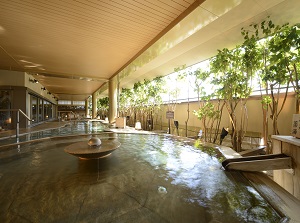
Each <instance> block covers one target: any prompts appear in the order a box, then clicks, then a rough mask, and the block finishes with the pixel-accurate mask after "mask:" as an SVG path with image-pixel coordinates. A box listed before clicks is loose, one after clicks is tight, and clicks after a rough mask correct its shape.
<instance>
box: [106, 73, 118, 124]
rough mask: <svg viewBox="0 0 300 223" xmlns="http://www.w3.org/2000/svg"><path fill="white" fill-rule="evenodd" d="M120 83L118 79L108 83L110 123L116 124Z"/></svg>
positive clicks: (114, 78)
mask: <svg viewBox="0 0 300 223" xmlns="http://www.w3.org/2000/svg"><path fill="white" fill-rule="evenodd" d="M117 86H118V81H117V78H116V77H113V78H112V79H110V80H109V82H108V97H109V112H108V120H109V123H113V122H115V120H116V118H117V107H118V106H117V97H118V91H117Z"/></svg>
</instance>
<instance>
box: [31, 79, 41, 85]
mask: <svg viewBox="0 0 300 223" xmlns="http://www.w3.org/2000/svg"><path fill="white" fill-rule="evenodd" d="M29 81H30V82H32V83H35V84H37V83H39V81H38V80H36V79H30V78H29Z"/></svg>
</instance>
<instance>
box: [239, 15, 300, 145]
mask: <svg viewBox="0 0 300 223" xmlns="http://www.w3.org/2000/svg"><path fill="white" fill-rule="evenodd" d="M298 27H299V26H298V25H296V26H292V27H290V26H289V25H288V24H284V25H282V26H279V25H275V24H274V23H273V22H272V21H271V20H269V18H268V19H267V20H265V21H263V22H261V23H260V24H254V25H252V28H253V29H254V33H255V35H252V37H251V38H252V39H256V40H257V41H259V40H260V36H259V34H260V33H261V36H262V38H263V41H260V47H261V55H262V58H263V59H262V63H261V72H260V81H261V84H260V85H261V89H265V93H264V96H262V105H263V106H262V108H263V114H264V118H263V122H264V131H267V123H268V117H267V115H268V110H270V112H271V115H270V118H271V120H272V126H273V134H274V135H276V134H279V130H278V126H277V121H278V117H279V115H280V113H281V111H282V109H283V107H284V105H285V102H286V98H287V95H288V90H289V84H290V83H292V84H293V86H294V89H295V92H296V97H297V91H298V90H297V86H298V80H299V78H298V71H297V64H299V45H300V44H299V42H300V41H299V28H298ZM249 33H250V32H249V31H247V32H244V33H243V34H244V36H245V37H244V38H245V39H246V38H249V36H250V35H249ZM298 89H299V88H298ZM261 92H262V91H261ZM281 94H283V101H282V103H281V105H280V103H279V99H280V95H281ZM297 99H298V98H297ZM296 102H297V104H296V112H298V111H299V100H297V101H296ZM266 105H268V106H266ZM267 136H268V132H264V138H265V141H266V139H267ZM265 144H266V142H265Z"/></svg>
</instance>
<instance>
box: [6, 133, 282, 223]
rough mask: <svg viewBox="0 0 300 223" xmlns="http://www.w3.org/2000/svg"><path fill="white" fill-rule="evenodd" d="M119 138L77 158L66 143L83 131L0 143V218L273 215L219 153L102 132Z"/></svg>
mask: <svg viewBox="0 0 300 223" xmlns="http://www.w3.org/2000/svg"><path fill="white" fill-rule="evenodd" d="M99 136H100V138H107V137H117V138H118V140H119V141H120V143H121V146H120V147H119V148H118V149H117V150H116V151H114V152H113V153H112V154H111V156H109V157H107V158H103V159H99V160H80V159H78V158H77V157H75V156H72V155H70V154H67V153H65V152H64V149H65V148H66V146H68V145H70V144H72V143H74V142H81V141H88V139H89V137H86V136H85V137H83V136H81V137H80V136H77V137H74V138H65V139H56V140H46V141H43V142H39V143H31V144H30V145H22V146H20V147H10V148H8V149H5V150H4V149H2V150H0V195H1V202H0V212H1V215H0V221H1V222H130V223H132V222H145V223H146V222H155V223H156V222H230V223H234V222H279V221H280V217H279V216H278V214H277V213H276V212H275V211H274V210H273V209H272V207H271V206H270V205H269V204H268V202H266V201H265V200H264V199H263V198H262V197H261V196H260V195H259V193H258V192H257V191H256V190H255V189H254V188H253V187H252V186H251V185H250V184H249V183H248V181H247V180H245V178H244V177H243V176H242V175H241V174H240V173H239V172H227V171H223V170H222V169H221V164H220V162H219V160H218V159H219V154H218V153H212V152H211V149H209V150H208V151H209V152H208V154H207V153H205V152H203V151H204V150H205V149H204V150H203V151H202V150H199V149H196V148H195V147H193V146H191V145H188V143H186V142H183V141H178V140H175V139H173V138H170V137H166V136H159V135H136V134H116V133H103V134H102V135H99Z"/></svg>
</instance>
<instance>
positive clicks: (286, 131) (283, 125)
mask: <svg viewBox="0 0 300 223" xmlns="http://www.w3.org/2000/svg"><path fill="white" fill-rule="evenodd" d="M282 101H283V98H280V102H279V103H280V104H281V103H282ZM187 109H188V104H187V103H180V104H177V105H176V108H175V111H174V112H175V113H174V116H175V118H174V120H177V121H178V122H179V124H180V127H181V128H183V127H184V125H185V121H186V120H187V117H188V114H187ZM197 109H198V103H197V102H192V103H190V107H189V111H190V117H189V120H188V126H190V127H192V129H193V127H194V129H195V131H199V130H200V129H203V125H202V122H201V121H200V120H198V119H197V117H196V116H195V115H194V114H193V110H197ZM247 110H248V127H247V131H249V132H257V133H261V132H262V128H263V125H262V119H263V115H262V106H261V100H260V98H259V97H252V98H250V99H248V101H247ZM295 110H296V109H295V96H294V95H289V96H288V98H287V100H286V103H285V105H284V108H283V110H282V112H281V114H280V115H279V119H278V127H279V133H280V134H281V135H290V133H291V128H292V116H293V114H294V113H295ZM166 111H167V106H162V107H161V110H160V112H159V113H158V114H156V115H155V117H154V124H155V128H156V129H160V126H161V122H162V123H163V125H164V128H163V129H166V128H167V123H168V119H166ZM239 114H240V108H237V117H239ZM269 115H270V112H269ZM161 120H162V121H161ZM174 120H173V119H172V120H171V129H174V125H173V121H174ZM220 127H221V128H222V127H231V125H230V120H229V115H228V112H227V110H226V108H225V107H224V109H223V116H222V122H221V126H220ZM193 134H194V136H195V133H193V132H190V133H189V134H188V136H192V135H193ZM269 134H270V135H271V134H272V120H271V119H269Z"/></svg>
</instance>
